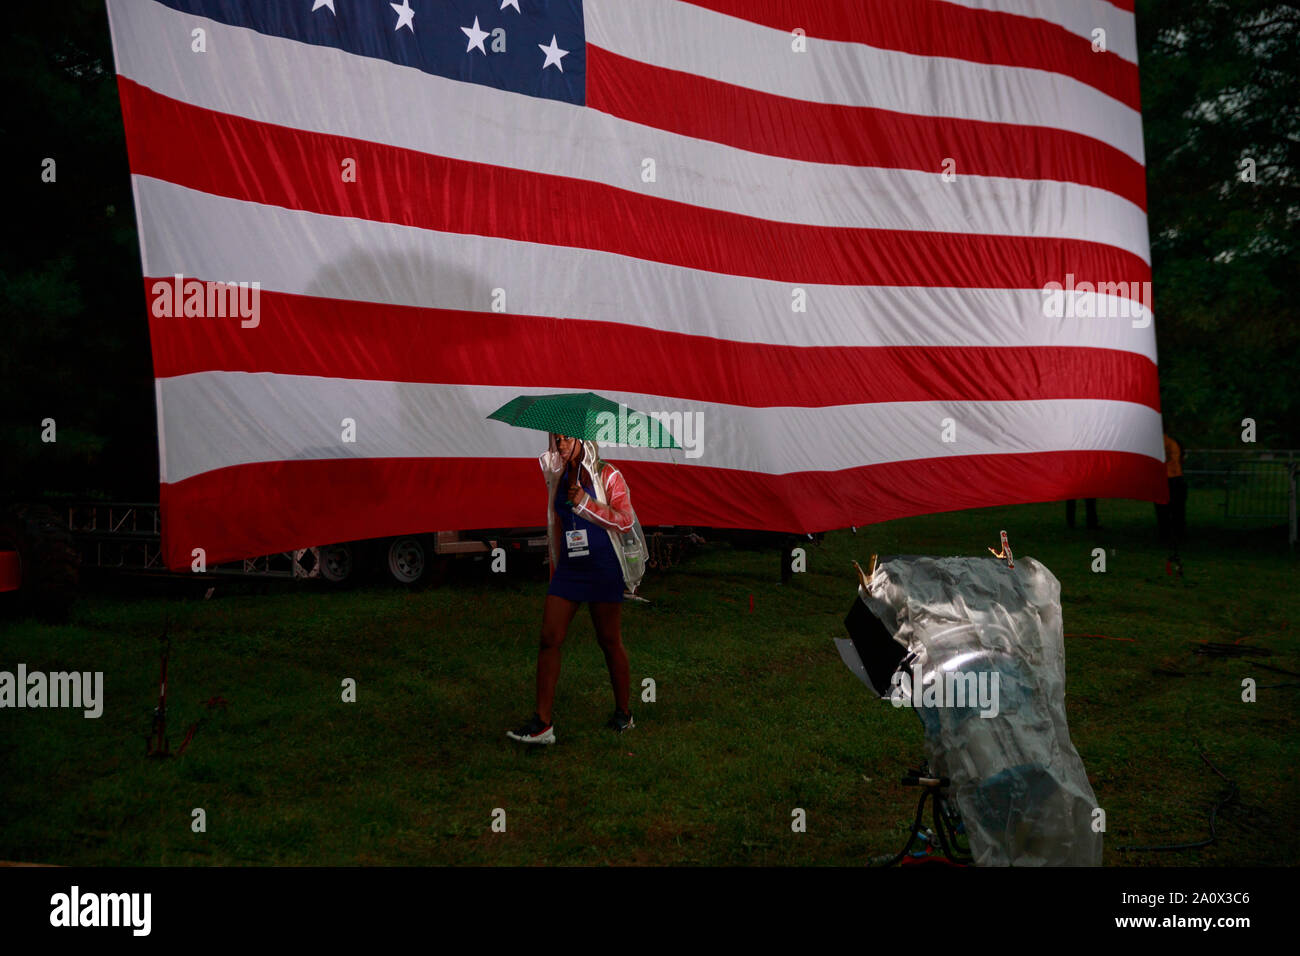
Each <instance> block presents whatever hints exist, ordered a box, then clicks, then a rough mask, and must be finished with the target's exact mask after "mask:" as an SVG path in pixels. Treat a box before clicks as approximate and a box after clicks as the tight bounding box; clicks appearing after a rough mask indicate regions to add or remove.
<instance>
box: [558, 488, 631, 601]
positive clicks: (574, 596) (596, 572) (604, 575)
mask: <svg viewBox="0 0 1300 956" xmlns="http://www.w3.org/2000/svg"><path fill="white" fill-rule="evenodd" d="M568 487H569V478H568V472H567V471H566V472H565V474H564V475H563V476H562V477H561V479H560V482H559V484H558V486H557V487H556V490H555V502H554V505H555V517H556V518H557V519H559V522H560V531H561V537H560V560H559V563H558V564H557V565H556V567H555V574H554V575H552V576H551V586H550V587H549V588H548V589H547V591H546V593H547V594H554V595H556V596H557V597H562V598H566V599H567V600H570V601H578V602H583V601H587V602H595V603H609V604H618V603H622V601H623V568H622V566H621V565H620V564H619V563H618V555H617V554H615V553H614V543H613V542H612V541H610V540H609V532H608V531H606V530H605V529H604V528H602V527H601V526H600V525H598V524H596V523H595V522H592V521H588V520H587V519H586V518H584V517H583V516H582V515H580V514H578V513H576V512H575V511H573V510H572V508H570V506H569V494H568ZM582 487H583V490H584V491H586V492H587V494H588V495H590V496H591V497H592V498H593V499H594V498H595V497H596V493H595V489H593V488H592V486H591V484H590V483H588V482H583V485H582ZM571 531H586V532H587V546H586V547H585V548H583V547H580V546H578V547H573V548H570V547H569V546H568V545H569V537H568V532H571ZM582 551H586V552H587V553H586V554H582V553H581V552H582Z"/></svg>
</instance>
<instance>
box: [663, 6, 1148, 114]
mask: <svg viewBox="0 0 1300 956" xmlns="http://www.w3.org/2000/svg"><path fill="white" fill-rule="evenodd" d="M687 2H688V3H691V4H693V5H695V6H697V7H704V8H705V9H707V10H713V11H715V12H716V13H722V14H725V15H727V16H731V17H736V18H737V19H740V20H746V21H749V22H750V23H757V24H760V25H761V26H765V27H771V28H772V29H775V30H780V31H782V32H786V33H788V32H790V31H792V30H794V29H795V28H796V27H798V28H800V29H802V30H803V31H804V32H805V33H807V34H808V36H810V37H817V38H822V39H826V40H835V41H841V42H848V43H862V44H865V45H867V46H870V47H875V48H876V49H883V50H897V51H898V52H900V53H911V54H914V55H916V56H942V57H948V58H951V59H957V60H965V61H967V62H970V63H986V64H989V65H992V66H1012V67H1021V68H1025V69H1033V70H1046V71H1047V72H1049V73H1058V74H1060V75H1062V76H1068V77H1071V78H1073V79H1076V80H1078V81H1079V82H1081V83H1086V84H1087V85H1088V86H1091V87H1092V88H1093V89H1095V90H1099V91H1100V92H1102V93H1105V94H1106V95H1107V96H1110V97H1112V98H1113V99H1116V100H1118V101H1119V102H1121V103H1123V104H1124V105H1125V106H1128V107H1131V108H1132V109H1135V110H1136V109H1140V108H1141V100H1140V97H1139V95H1138V70H1137V64H1136V63H1130V62H1129V61H1127V60H1124V59H1122V58H1121V57H1118V56H1116V55H1115V54H1114V53H1109V52H1107V53H1094V52H1093V49H1092V41H1091V40H1089V39H1088V38H1087V37H1082V36H1079V35H1078V34H1077V33H1071V32H1070V31H1069V30H1067V29H1065V27H1063V26H1060V25H1059V24H1055V23H1048V22H1047V21H1046V20H1038V19H1035V18H1033V17H1027V16H1020V15H1019V14H1013V13H1004V12H1001V11H998V10H973V9H971V8H970V7H963V6H958V5H957V4H952V3H943V2H940V0H871V2H870V3H861V4H845V3H842V2H840V0H815V2H809V0H802V2H800V3H799V4H798V6H797V8H796V7H795V6H794V5H792V4H791V3H790V2H789V0H687Z"/></svg>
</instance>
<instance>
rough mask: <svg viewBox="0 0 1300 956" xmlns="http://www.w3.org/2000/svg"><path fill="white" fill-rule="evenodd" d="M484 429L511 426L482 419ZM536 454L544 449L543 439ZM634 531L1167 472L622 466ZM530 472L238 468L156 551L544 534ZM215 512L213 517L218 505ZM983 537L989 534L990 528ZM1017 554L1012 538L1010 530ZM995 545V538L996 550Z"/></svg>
mask: <svg viewBox="0 0 1300 956" xmlns="http://www.w3.org/2000/svg"><path fill="white" fill-rule="evenodd" d="M484 427H502V428H503V427H505V426H503V425H496V424H495V423H489V422H485V423H484ZM538 434H539V452H540V450H541V447H540V446H541V445H544V444H545V442H544V440H541V433H540V432H539V433H538ZM616 464H617V465H618V467H619V469H620V470H621V471H622V472H623V474H624V476H625V477H626V478H627V483H628V489H629V491H630V493H631V496H632V501H633V504H634V505H635V507H636V509H637V514H638V516H639V517H640V519H641V521H642V522H643V523H644V524H645V525H647V526H653V525H656V524H666V523H672V524H676V525H692V526H696V527H706V528H707V527H717V528H763V529H766V530H769V531H788V532H793V533H803V532H815V531H824V530H829V529H832V528H839V527H843V526H845V525H846V524H858V525H865V524H871V523H874V522H879V521H889V520H891V519H894V518H905V517H908V516H911V515H918V514H932V513H935V512H940V511H957V510H961V509H965V508H984V507H989V506H993V505H1010V504H1023V503H1028V502H1035V501H1055V500H1060V499H1063V498H1079V497H1085V496H1087V497H1093V496H1097V497H1103V498H1135V499H1139V500H1148V501H1156V502H1164V501H1166V500H1168V494H1169V491H1168V488H1169V486H1168V482H1167V480H1166V477H1165V466H1164V462H1161V461H1157V460H1155V459H1154V458H1148V457H1146V456H1143V455H1134V454H1131V453H1127V452H1093V451H1088V452H1041V453H1035V454H1015V455H979V456H967V457H954V458H932V459H925V460H919V461H907V462H896V463H890V464H882V465H869V466H866V467H862V468H851V469H845V470H843V471H832V472H801V473H797V474H788V475H765V474H758V473H754V472H744V471H733V470H728V469H721V468H707V467H702V466H683V465H673V464H667V463H659V462H639V461H626V462H617V461H616ZM543 488H544V486H543V484H542V479H541V473H540V472H539V470H538V467H537V462H536V461H534V460H519V459H503V460H493V459H480V458H445V459H410V458H401V459H330V460H320V461H285V462H272V463H269V464H252V465H237V466H234V467H231V468H222V469H218V470H216V471H210V472H205V473H204V474H202V475H197V476H195V477H193V478H190V479H187V480H185V481H182V482H177V483H175V484H164V485H163V486H162V489H161V493H162V507H163V509H164V515H165V517H164V521H163V555H164V559H165V560H166V562H167V566H168V567H169V568H171V569H173V570H185V569H187V568H189V566H190V562H191V561H192V560H193V558H192V550H193V549H194V548H203V549H204V554H205V558H206V560H207V563H208V565H209V566H211V565H214V564H219V563H221V562H224V561H229V560H234V559H237V558H243V557H247V556H249V555H255V554H273V553H276V552H280V551H288V550H292V549H294V548H300V547H309V546H312V545H320V544H330V543H334V542H339V541H346V540H352V539H360V538H371V537H382V536H386V535H396V534H412V533H416V532H432V531H438V530H448V529H458V528H460V529H463V528H488V527H537V526H540V525H544V524H545V521H546V514H545V511H544V510H543V509H544V504H543V498H542V494H543ZM214 502H219V503H220V507H219V508H218V507H213V504H214ZM991 527H993V530H991V531H990V532H989V533H990V535H993V534H996V527H995V526H991ZM1011 541H1012V545H1013V547H1014V545H1015V541H1016V535H1015V530H1014V529H1012V530H1011ZM992 542H993V538H990V543H992Z"/></svg>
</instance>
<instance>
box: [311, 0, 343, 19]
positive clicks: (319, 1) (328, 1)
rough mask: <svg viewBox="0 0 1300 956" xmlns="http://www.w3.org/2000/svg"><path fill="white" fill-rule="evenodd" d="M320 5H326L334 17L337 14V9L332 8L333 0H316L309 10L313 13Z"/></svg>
mask: <svg viewBox="0 0 1300 956" xmlns="http://www.w3.org/2000/svg"><path fill="white" fill-rule="evenodd" d="M321 7H328V8H329V12H330V13H332V14H334V16H336V17H337V16H338V15H339V14H338V11H337V10H335V9H334V0H316V3H315V4H314V5H313V6H312V8H311V12H312V13H315V12H316V11H317V10H319V9H320V8H321Z"/></svg>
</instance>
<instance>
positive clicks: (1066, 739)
mask: <svg viewBox="0 0 1300 956" xmlns="http://www.w3.org/2000/svg"><path fill="white" fill-rule="evenodd" d="M1014 564H1015V566H1014V568H1009V567H1008V566H1007V564H1006V563H1005V562H1003V561H1001V560H998V559H996V558H988V557H984V558H961V557H952V558H932V557H899V558H893V559H891V560H888V561H885V562H883V563H882V564H880V565H879V566H878V567H877V568H876V571H875V573H874V574H873V575H872V577H871V579H870V581H869V582H868V583H867V586H866V588H865V589H864V588H861V587H859V589H858V598H859V600H860V601H862V602H863V603H864V604H865V605H866V608H867V609H868V610H869V611H870V612H871V614H873V615H874V616H875V617H876V618H877V619H879V621H880V623H881V624H883V625H884V630H885V631H886V632H887V633H888V635H889V636H890V637H892V639H893V640H894V641H896V642H897V643H898V644H900V645H902V647H903V649H904V655H905V656H903V658H902V660H901V662H900V664H899V666H898V667H897V669H896V670H894V671H893V673H892V675H891V676H890V678H889V686H888V687H880V686H875V685H873V683H872V682H871V681H869V680H868V678H867V675H866V673H865V672H864V671H863V670H862V668H861V665H860V663H859V665H858V666H855V663H854V661H853V660H850V657H851V656H852V655H851V647H852V645H851V644H850V642H848V641H843V642H837V643H840V645H841V652H842V653H844V656H845V662H846V663H848V664H849V666H850V667H851V668H852V669H854V670H855V671H856V672H858V673H859V676H861V677H862V678H863V680H864V681H867V683H868V686H872V687H873V689H874V690H876V691H877V693H879V694H881V696H882V697H888V698H890V702H891V703H892V704H896V705H901V706H900V708H899V709H900V710H901V709H904V708H905V707H909V708H911V709H913V710H915V711H916V713H917V715H918V716H919V717H920V718H921V723H922V725H923V726H924V728H925V741H926V746H927V749H928V751H929V754H930V767H931V769H932V771H933V772H934V773H936V774H939V775H941V776H946V777H948V778H949V779H950V780H951V783H952V785H951V791H950V793H951V796H952V798H953V799H955V801H956V804H957V807H958V809H959V811H960V813H961V818H962V821H963V823H964V824H965V826H966V830H967V833H968V835H969V839H970V847H971V852H972V854H973V856H974V861H975V863H976V865H979V866H1005V865H1021V866H1034V865H1083V866H1098V865H1100V864H1101V834H1100V833H1096V832H1094V831H1093V810H1094V809H1095V808H1096V806H1097V800H1096V797H1095V796H1094V794H1093V791H1092V787H1091V786H1090V785H1089V783H1088V777H1087V774H1086V772H1085V771H1084V768H1083V761H1082V760H1081V759H1080V758H1079V754H1078V752H1077V751H1076V750H1075V749H1074V745H1073V744H1072V743H1071V742H1070V733H1069V729H1068V728H1067V726H1066V721H1065V649H1064V641H1063V637H1062V627H1061V602H1060V595H1061V585H1060V582H1059V581H1057V579H1056V577H1055V576H1054V575H1053V574H1052V573H1051V572H1050V571H1048V570H1047V568H1045V567H1044V566H1043V565H1042V564H1040V563H1038V562H1037V561H1035V560H1034V559H1033V558H1016V559H1015V562H1014ZM850 618H852V615H850ZM880 640H881V641H882V642H883V641H884V640H885V637H884V635H883V634H882V635H881V637H880ZM846 645H848V646H847V647H846ZM846 650H847V651H849V653H845V652H846ZM887 653H888V652H887ZM894 653H897V652H896V651H895V652H894ZM877 657H878V655H877ZM855 660H856V658H855ZM892 663H893V661H892V660H890V661H889V665H887V666H886V668H885V671H884V672H885V673H887V672H888V669H889V666H890V665H892ZM880 673H882V672H881V671H880V670H879V669H877V675H879V674H880ZM879 682H880V681H879V677H878V676H877V681H876V684H878V683H879ZM918 705H919V706H918Z"/></svg>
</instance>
